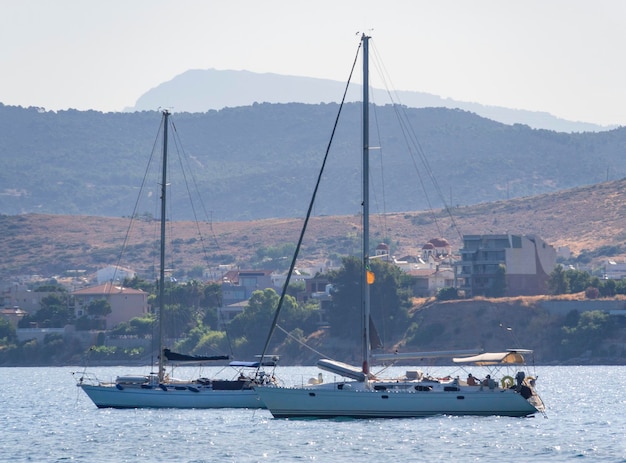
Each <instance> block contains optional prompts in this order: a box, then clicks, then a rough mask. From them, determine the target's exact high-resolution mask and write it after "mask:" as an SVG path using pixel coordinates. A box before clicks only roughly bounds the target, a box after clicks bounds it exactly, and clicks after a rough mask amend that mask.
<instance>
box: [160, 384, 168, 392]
mask: <svg viewBox="0 0 626 463" xmlns="http://www.w3.org/2000/svg"><path fill="white" fill-rule="evenodd" d="M159 387H160V388H161V389H163V390H164V391H165V392H167V386H166V385H165V384H159Z"/></svg>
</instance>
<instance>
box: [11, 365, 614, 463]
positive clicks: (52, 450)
mask: <svg viewBox="0 0 626 463" xmlns="http://www.w3.org/2000/svg"><path fill="white" fill-rule="evenodd" d="M74 370H79V368H71V367H62V368H0V461H13V462H21V461H35V462H59V461H76V462H105V461H106V462H165V461H167V462H218V461H219V462H240V463H241V462H270V461H271V462H289V461H298V462H300V461H319V462H331V461H333V462H335V461H337V462H341V461H353V460H355V459H358V461H366V462H369V461H383V460H381V459H382V458H385V461H464V462H467V461H487V460H489V461H492V462H513V461H526V462H529V461H537V462H543V461H551V462H552V461H557V462H558V461H581V460H582V461H590V462H626V443H625V442H626V440H625V437H626V386H625V385H626V367H603V366H598V367H538V368H537V374H538V375H539V382H538V389H539V392H540V394H541V396H542V397H543V399H544V401H545V402H546V405H547V416H548V418H547V419H546V418H544V417H543V416H541V415H539V416H537V417H536V418H525V419H524V418H499V417H487V418H475V417H445V416H442V417H435V418H420V419H398V420H296V421H289V420H276V419H273V418H272V417H271V415H270V413H269V412H268V411H267V410H256V411H253V410H99V409H97V408H96V407H95V406H94V405H93V404H92V403H91V402H90V401H89V399H88V398H87V397H86V396H85V395H84V393H83V392H82V391H81V390H80V389H78V388H77V387H76V386H75V385H74V380H73V378H72V376H71V374H70V373H71V372H72V371H74ZM402 370H404V368H403V369H402ZM90 371H95V372H97V373H98V375H99V376H100V377H115V376H116V375H118V374H125V373H133V372H134V373H137V372H142V371H141V369H139V371H138V369H137V368H129V367H123V368H122V367H106V368H91V369H90ZM427 371H429V372H433V373H435V372H436V371H437V369H429V370H427ZM448 371H449V369H444V370H443V372H448ZM279 372H280V373H279V376H280V377H281V378H282V379H283V380H284V381H285V383H287V384H295V383H299V382H302V381H306V380H307V379H308V378H309V377H313V376H316V375H317V373H318V370H317V369H316V368H314V367H310V368H308V367H307V368H301V367H282V368H281V369H280V370H279ZM194 373H197V372H194ZM211 373H212V371H211V369H207V370H205V371H204V372H203V374H205V375H206V376H210V375H211ZM192 374H193V373H192ZM177 376H181V377H183V376H185V375H184V374H180V375H177ZM330 379H331V378H329V377H327V380H330Z"/></svg>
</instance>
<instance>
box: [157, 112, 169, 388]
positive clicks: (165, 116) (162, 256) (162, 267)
mask: <svg viewBox="0 0 626 463" xmlns="http://www.w3.org/2000/svg"><path fill="white" fill-rule="evenodd" d="M169 116H170V113H169V111H167V110H165V111H163V167H162V172H161V243H160V244H161V249H160V251H161V252H160V260H159V382H160V383H162V382H163V379H164V377H165V366H164V359H163V325H164V324H163V312H164V305H165V206H166V201H165V192H166V190H167V129H168V125H169Z"/></svg>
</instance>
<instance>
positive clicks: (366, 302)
mask: <svg viewBox="0 0 626 463" xmlns="http://www.w3.org/2000/svg"><path fill="white" fill-rule="evenodd" d="M369 39H370V38H369V37H368V36H367V35H365V34H363V36H362V37H361V40H362V41H363V173H362V175H363V271H362V276H361V279H362V281H361V288H362V289H361V291H362V301H361V303H362V304H363V373H364V374H365V377H366V378H367V375H368V374H369V363H370V323H369V320H370V289H369V284H368V272H369V271H370V270H369V268H370V262H369Z"/></svg>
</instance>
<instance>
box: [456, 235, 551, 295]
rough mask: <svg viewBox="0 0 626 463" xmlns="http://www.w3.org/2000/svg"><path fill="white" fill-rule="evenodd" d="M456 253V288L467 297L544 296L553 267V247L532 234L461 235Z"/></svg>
mask: <svg viewBox="0 0 626 463" xmlns="http://www.w3.org/2000/svg"><path fill="white" fill-rule="evenodd" d="M460 252H461V261H460V262H459V263H458V264H457V269H458V272H457V278H458V281H459V284H458V288H459V289H460V290H463V291H464V292H465V295H466V296H469V297H473V296H494V295H498V293H499V290H501V289H504V291H503V295H505V296H522V295H524V296H529V295H537V294H546V292H547V283H548V278H549V275H550V273H551V272H552V270H554V266H555V264H556V250H555V249H554V247H552V246H551V245H549V244H547V243H546V242H545V241H543V240H542V239H541V238H539V237H538V236H535V235H525V236H522V235H512V234H506V235H464V236H463V249H461V251H460ZM502 270H504V272H502ZM499 285H504V288H498V287H497V286H499Z"/></svg>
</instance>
